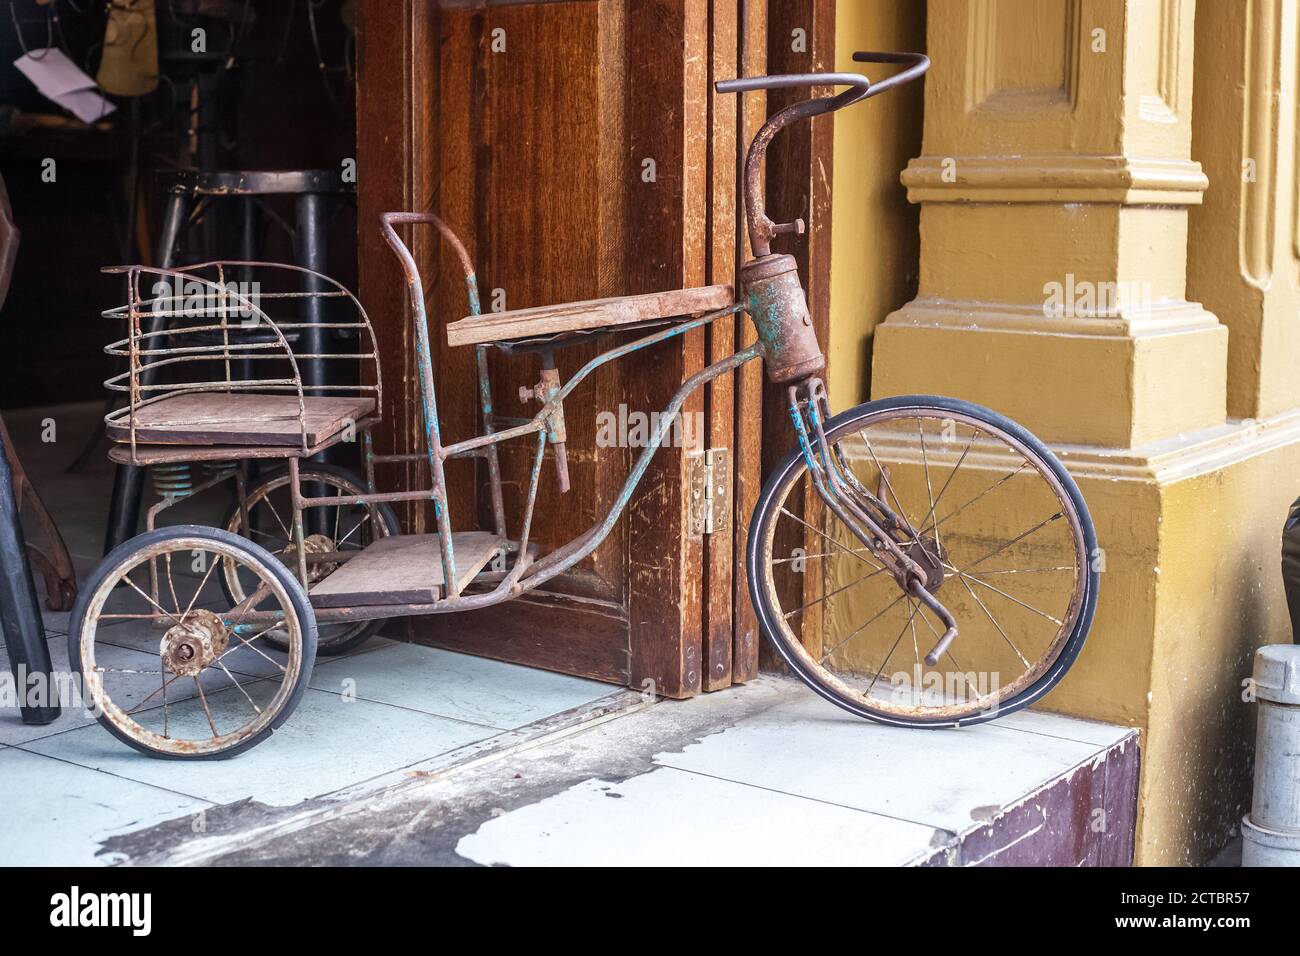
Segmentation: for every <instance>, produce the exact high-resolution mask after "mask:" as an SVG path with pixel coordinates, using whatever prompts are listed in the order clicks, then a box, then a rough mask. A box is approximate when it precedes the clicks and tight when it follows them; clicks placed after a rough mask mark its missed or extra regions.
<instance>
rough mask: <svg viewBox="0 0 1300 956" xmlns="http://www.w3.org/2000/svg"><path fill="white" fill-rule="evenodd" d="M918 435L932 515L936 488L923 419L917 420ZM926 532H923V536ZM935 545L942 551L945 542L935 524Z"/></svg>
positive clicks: (936, 548)
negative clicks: (931, 472)
mask: <svg viewBox="0 0 1300 956" xmlns="http://www.w3.org/2000/svg"><path fill="white" fill-rule="evenodd" d="M916 434H917V437H918V438H920V439H921V465H922V467H924V469H925V494H926V497H927V498H929V500H930V512H929V513H930V514H933V513H934V486H933V485H932V484H931V483H930V456H929V455H928V454H926V451H925V428H924V427H923V426H922V425H921V419H919V418H918V419H917V420H916ZM924 533H925V531H924V530H922V531H921V534H924ZM934 544H935V550H936V551H941V550H942V547H943V542H942V541H941V540H940V539H939V524H938V522H935V526H934Z"/></svg>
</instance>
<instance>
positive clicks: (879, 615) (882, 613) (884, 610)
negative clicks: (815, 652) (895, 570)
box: [817, 591, 907, 664]
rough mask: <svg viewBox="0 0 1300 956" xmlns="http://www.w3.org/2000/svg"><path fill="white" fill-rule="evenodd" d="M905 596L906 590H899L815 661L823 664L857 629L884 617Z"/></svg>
mask: <svg viewBox="0 0 1300 956" xmlns="http://www.w3.org/2000/svg"><path fill="white" fill-rule="evenodd" d="M905 597H907V592H906V591H903V592H901V593H900V594H899V595H898V597H896V598H894V600H892V601H890V602H889V603H888V604H886V605H885V606H884V608H882V609H881V610H880V611H879V612H877V613H876V614H875V615H874V616H872V617H871V618H869V619H868V620H867V621H866V622H864V623H863V624H862V626H861V627H859V628H858V629H857V631H854V632H853V634H850V635H849V636H848V637H846V638H844V640H842V641H840V642H839V643H838V644H836V645H835V646H834V647H832V648H831V649H830V650H829V651H827V652H826V653H825V654H823V655H822V656H821V657H820V658H819V659H818V661H817V663H818V664H825V663H826V658H828V657H830V656H831V655H832V654H834V653H835V652H836V651H838V650H839V649H840V648H841V647H843V646H844V645H845V644H847V643H848V642H849V641H850V640H851V639H852V638H853V636H854V634H857V633H858V631H860V630H862V628H864V627H866V626H868V625H869V624H874V623H875V622H876V621H878V620H880V618H882V617H884V616H885V615H886V614H888V613H889V611H890V610H891V609H892V608H893V607H894V606H895V605H896V604H898V602H899V601H901V600H903V598H905Z"/></svg>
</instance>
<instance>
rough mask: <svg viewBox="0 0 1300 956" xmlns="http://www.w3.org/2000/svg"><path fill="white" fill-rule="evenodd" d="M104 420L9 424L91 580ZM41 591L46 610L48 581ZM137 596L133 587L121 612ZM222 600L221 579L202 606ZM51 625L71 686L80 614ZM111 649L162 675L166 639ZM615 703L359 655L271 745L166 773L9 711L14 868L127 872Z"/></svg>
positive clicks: (3, 775) (116, 659)
mask: <svg viewBox="0 0 1300 956" xmlns="http://www.w3.org/2000/svg"><path fill="white" fill-rule="evenodd" d="M101 411H102V410H101V409H100V408H99V406H98V405H94V406H67V407H64V408H58V409H50V410H40V411H36V412H16V413H14V412H11V413H7V414H6V416H5V418H6V421H7V424H8V426H9V430H10V433H11V434H12V435H13V438H14V441H15V444H16V445H17V446H18V448H19V451H20V454H21V455H22V458H23V461H24V464H25V465H26V467H27V469H28V471H29V473H31V474H32V475H33V478H34V480H35V481H36V482H37V486H38V488H39V490H40V493H41V494H42V495H43V496H44V498H45V500H46V502H47V503H48V504H49V506H50V508H51V510H53V511H54V513H55V516H56V519H57V520H58V522H59V525H60V529H61V531H62V532H63V534H64V537H65V539H66V541H67V543H68V547H69V549H70V550H71V552H72V554H73V559H74V563H75V564H76V566H77V570H78V576H79V578H80V579H81V580H83V581H84V579H85V576H86V575H87V573H88V572H89V571H90V570H91V569H92V568H93V567H94V566H95V565H96V564H97V563H98V557H99V550H100V548H101V547H102V541H103V522H104V515H105V512H106V507H107V499H108V488H109V482H110V481H111V475H112V472H111V470H110V468H109V466H108V465H107V463H106V461H105V459H104V457H103V449H100V450H99V451H98V452H97V453H96V454H94V455H93V456H92V457H91V459H90V461H89V463H88V466H87V467H86V468H85V469H84V470H82V471H78V472H69V471H67V467H66V466H67V465H68V464H69V462H70V461H71V460H72V459H73V458H74V457H75V455H76V453H77V450H78V449H79V448H80V447H81V444H82V442H83V441H84V440H85V437H86V436H87V435H88V434H89V433H90V431H91V430H92V429H94V428H97V427H98V425H97V416H98V415H99V414H100V413H101ZM49 421H53V422H54V424H55V435H56V436H57V439H58V440H57V441H55V442H43V441H41V440H40V437H39V436H40V435H41V433H42V430H43V429H45V427H46V423H47V422H49ZM218 507H219V506H218ZM166 517H167V518H168V520H166V521H164V522H163V523H164V524H172V523H179V522H181V521H187V520H198V521H200V522H206V523H211V522H212V519H213V518H215V517H217V516H216V514H215V510H214V509H208V511H204V510H203V509H202V508H201V507H200V505H199V503H197V502H196V503H195V504H193V505H190V504H187V505H185V506H184V507H178V508H177V509H175V510H174V511H173V512H171V513H170V514H168V515H167V516H166ZM182 570H183V569H182ZM37 590H38V592H40V594H41V597H42V598H43V597H44V591H43V588H42V586H41V584H40V583H39V581H38V584H37ZM119 595H125V598H121V597H119ZM130 597H131V595H130V593H129V592H128V591H126V590H125V589H121V590H120V591H119V592H118V594H115V595H114V596H113V598H112V600H114V601H119V600H124V599H130ZM221 599H222V596H221V594H220V592H219V590H218V589H217V586H216V583H215V580H214V581H213V582H211V583H210V584H209V585H208V586H207V589H206V590H205V591H204V594H203V595H202V601H201V603H215V602H217V601H220V600H221ZM44 617H45V623H46V633H47V637H48V643H49V647H50V656H51V658H52V660H53V663H54V669H55V671H56V673H58V672H61V673H66V672H67V671H68V647H67V636H66V635H67V629H68V615H67V614H66V613H57V612H49V611H47V612H45V614H44ZM100 641H101V643H100V648H101V650H100V651H99V652H98V653H99V654H101V655H103V660H102V661H101V663H103V664H106V665H108V666H114V667H122V668H132V667H138V668H140V669H148V668H149V667H150V666H152V667H154V668H156V667H157V642H158V635H157V632H155V631H152V630H150V629H149V628H147V627H144V626H141V625H139V623H138V622H131V621H124V622H121V623H117V624H113V625H111V626H109V627H107V628H105V629H104V631H102V632H101V637H100ZM227 662H228V663H229V664H230V670H231V671H232V674H233V675H235V678H236V679H237V680H239V681H240V682H241V683H244V682H246V681H255V680H256V679H258V678H264V677H266V676H267V675H268V673H271V672H272V670H271V669H272V667H273V664H271V663H270V662H268V661H267V660H266V659H265V658H263V657H262V656H260V655H258V654H254V653H252V652H249V651H248V650H246V649H240V650H237V651H233V652H231V654H230V655H229V657H228V658H227ZM8 664H9V660H8V654H7V652H6V651H5V649H4V647H3V645H2V644H0V668H3V669H6V670H7V668H8ZM0 672H3V671H0ZM209 673H211V672H209ZM155 680H156V678H141V681H142V683H141V686H140V687H139V688H138V689H137V688H136V687H134V686H132V687H131V688H130V694H129V696H128V697H126V698H124V699H123V701H122V702H123V703H125V702H127V701H131V700H140V699H143V698H144V697H145V696H146V695H148V694H149V693H150V691H151V690H152V688H153V681H155ZM250 686H251V685H250ZM204 688H205V692H206V693H207V696H208V700H209V703H210V704H211V706H212V707H213V709H214V711H215V712H216V713H217V715H218V718H219V717H220V713H221V708H222V707H223V706H225V705H227V704H238V703H239V701H240V698H239V697H238V696H237V695H239V694H240V693H241V692H240V691H238V690H236V689H235V688H234V687H233V686H232V685H231V684H230V681H229V679H227V678H226V676H225V675H223V674H221V673H215V674H213V675H212V676H211V677H210V678H205V683H204ZM615 690H616V688H613V687H611V686H610V685H607V684H600V683H597V682H594V681H587V680H580V679H578V678H572V677H566V676H563V675H559V674H550V673H546V672H543V671H536V670H531V669H529V668H524V667H517V666H514V665H511V664H503V663H499V662H496V661H488V660H482V659H479V658H474V657H468V656H465V655H461V654H452V653H448V652H446V651H439V650H435V649H433V648H427V647H420V646H416V645H408V644H399V643H396V642H393V641H389V640H386V639H384V638H374V639H372V640H371V641H370V642H368V643H367V644H366V645H365V646H363V647H362V648H360V649H358V650H357V651H355V652H354V653H352V654H349V655H347V656H345V657H336V658H328V657H321V658H319V659H318V660H317V664H316V668H315V671H314V672H313V675H312V678H311V681H310V684H309V689H308V690H307V692H306V694H305V695H304V697H303V699H302V702H301V703H300V704H299V706H298V708H297V710H296V711H295V712H294V714H293V716H292V717H291V718H290V719H289V720H288V722H287V723H285V724H284V726H282V727H281V728H280V729H279V730H278V731H277V732H276V733H275V734H274V735H273V736H272V737H271V738H270V739H269V740H267V741H265V742H264V743H262V744H259V745H258V746H257V747H255V748H253V749H252V750H250V751H248V752H246V753H245V754H243V755H241V756H239V757H237V758H235V759H233V760H223V761H169V760H156V759H151V758H149V757H146V756H144V755H142V754H139V753H137V752H136V751H134V750H131V749H130V748H128V747H127V746H126V745H124V744H122V743H120V742H119V741H118V740H116V739H115V738H114V737H112V736H111V735H110V734H109V733H108V731H107V730H105V729H104V728H103V727H101V726H99V724H98V723H96V722H95V721H94V720H93V719H92V718H91V717H89V716H88V715H86V714H85V712H84V711H83V710H82V709H81V708H79V707H76V706H69V707H65V708H64V710H63V714H62V716H60V718H59V719H58V720H57V721H55V722H54V723H52V724H49V725H47V726H43V727H32V726H27V725H24V724H23V723H22V722H21V719H20V716H19V713H18V711H17V710H16V709H13V708H0V865H13V864H63V863H68V864H75V863H89V862H93V861H96V860H98V861H100V862H112V861H113V858H112V857H111V856H109V857H105V856H98V857H97V856H96V851H97V850H98V848H99V846H100V843H101V842H102V841H103V840H104V839H106V838H107V837H109V836H111V835H114V834H121V833H126V832H130V831H134V830H137V829H140V828H142V827H146V826H149V825H151V824H155V823H160V822H162V821H165V820H169V819H174V818H176V817H182V816H187V815H195V819H196V820H198V819H200V818H199V817H198V816H197V815H198V814H199V813H200V812H201V811H204V810H207V809H210V808H212V807H215V806H219V805H223V804H230V803H234V802H236V801H240V800H245V799H248V800H252V801H255V802H257V803H261V804H266V805H270V806H286V805H292V804H296V803H298V802H299V801H302V800H306V799H308V798H312V797H317V796H321V795H323V794H331V793H335V792H338V791H340V790H345V789H353V790H355V789H356V788H358V786H360V785H363V784H365V783H366V782H367V781H384V780H388V779H391V778H394V777H397V778H400V777H401V775H402V772H403V771H404V769H406V768H411V767H413V766H420V765H423V764H426V763H428V762H429V761H430V760H433V759H434V758H438V757H439V756H442V755H446V754H448V753H449V752H451V751H455V750H457V749H458V748H462V747H465V746H467V745H469V744H474V743H478V742H482V741H486V740H490V739H492V738H494V737H497V736H499V735H503V734H507V733H510V732H512V731H517V730H518V728H521V727H524V726H526V725H528V724H530V723H532V722H534V721H537V720H539V719H541V718H545V717H549V716H552V715H555V714H557V713H561V712H564V711H567V710H569V709H571V708H575V707H580V706H582V705H584V704H587V703H589V702H592V701H594V700H597V699H600V698H603V697H606V696H608V695H609V694H610V693H611V692H613V691H615ZM184 697H185V695H183V694H174V696H172V697H171V701H172V711H173V719H174V720H178V721H180V720H184V719H186V715H185V713H184V711H185V708H186V704H185V703H184V701H183V699H184ZM189 708H190V709H191V710H192V711H193V713H191V714H190V718H191V719H199V717H200V715H201V710H199V709H198V708H197V705H196V704H195V703H194V698H193V696H191V701H190V704H189Z"/></svg>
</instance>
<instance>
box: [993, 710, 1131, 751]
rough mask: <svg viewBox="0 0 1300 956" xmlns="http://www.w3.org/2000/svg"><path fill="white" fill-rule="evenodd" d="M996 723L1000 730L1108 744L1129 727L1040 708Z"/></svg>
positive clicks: (1121, 735)
mask: <svg viewBox="0 0 1300 956" xmlns="http://www.w3.org/2000/svg"><path fill="white" fill-rule="evenodd" d="M995 726H996V727H997V728H998V729H1000V730H1020V731H1023V732H1025V733H1028V734H1043V735H1045V736H1048V737H1064V738H1065V739H1066V740H1077V741H1080V742H1081V743H1085V744H1096V745H1097V746H1099V747H1109V746H1111V745H1112V744H1117V743H1119V742H1120V741H1121V740H1122V739H1124V737H1126V736H1127V735H1128V733H1129V731H1130V730H1132V728H1131V727H1119V726H1116V725H1115V724H1102V723H1098V722H1097V721H1095V720H1080V719H1079V718H1077V717H1066V716H1065V715H1064V714H1049V713H1047V712H1046V711H1041V710H1021V711H1017V712H1016V713H1014V714H1010V715H1008V716H1006V717H1000V718H998V722H997V724H995Z"/></svg>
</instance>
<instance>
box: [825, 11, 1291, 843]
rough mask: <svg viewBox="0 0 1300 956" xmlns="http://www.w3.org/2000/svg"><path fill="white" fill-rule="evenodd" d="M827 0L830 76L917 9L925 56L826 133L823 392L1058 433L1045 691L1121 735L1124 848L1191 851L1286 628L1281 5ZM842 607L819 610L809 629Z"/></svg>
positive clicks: (849, 611)
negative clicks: (1065, 643)
mask: <svg viewBox="0 0 1300 956" xmlns="http://www.w3.org/2000/svg"><path fill="white" fill-rule="evenodd" d="M927 6H928V21H929V22H928V24H923V23H922V22H921V17H922V16H923V13H924V11H923V9H922V8H924V7H927ZM836 12H837V17H838V22H837V31H836V39H837V67H838V68H839V69H842V70H851V69H854V68H855V66H854V65H853V64H852V61H851V59H850V57H851V54H852V52H853V50H854V49H903V48H910V49H924V48H925V47H924V46H923V43H924V41H923V40H922V38H921V31H922V30H923V29H924V28H926V27H927V26H928V31H929V43H928V49H927V52H929V53H930V54H931V56H932V57H933V58H934V60H935V65H934V67H933V68H932V70H931V72H930V74H929V75H928V76H927V78H926V81H925V101H924V116H923V115H922V113H923V108H922V105H921V103H920V102H919V101H918V99H917V95H918V90H919V87H918V90H912V91H909V92H908V93H907V95H906V96H902V97H900V96H899V95H898V94H896V93H891V94H889V95H888V96H884V97H881V98H880V100H878V101H877V100H872V101H870V102H869V103H868V104H867V105H865V106H864V107H861V108H858V109H856V110H850V111H848V112H847V113H845V114H842V115H841V116H839V117H837V120H836V122H837V126H836V137H835V179H834V183H833V187H834V210H833V223H834V226H833V239H834V242H833V255H832V277H831V303H832V314H831V329H830V350H829V352H830V363H831V364H830V374H829V382H830V386H831V392H832V400H833V403H834V404H835V406H836V407H837V408H844V407H846V406H849V405H852V404H855V403H857V402H860V401H863V400H865V399H866V397H867V394H868V391H869V392H870V395H871V396H874V397H883V396H886V395H890V394H899V393H905V392H938V393H940V394H949V395H954V396H956V397H960V398H966V399H970V400H973V401H976V402H981V403H983V404H987V405H991V406H993V407H995V408H996V409H997V410H999V411H1001V412H1003V413H1006V414H1009V415H1011V417H1013V418H1016V419H1018V420H1020V421H1021V422H1022V423H1023V424H1024V425H1026V426H1027V427H1029V428H1030V429H1031V430H1033V431H1035V432H1037V433H1038V434H1039V435H1040V436H1041V437H1043V438H1044V439H1045V440H1047V441H1049V442H1051V443H1052V444H1053V446H1054V448H1055V449H1056V450H1057V452H1058V454H1060V456H1061V457H1062V459H1063V460H1064V461H1065V463H1066V466H1067V467H1068V468H1069V470H1070V471H1071V473H1072V474H1073V475H1074V476H1075V478H1076V479H1077V480H1078V482H1079V485H1080V488H1081V489H1082V491H1083V494H1084V497H1085V498H1086V500H1087V501H1088V504H1089V507H1090V509H1091V511H1092V515H1093V518H1094V520H1095V523H1096V526H1097V535H1098V541H1099V544H1100V545H1101V547H1102V549H1103V552H1104V560H1105V566H1104V569H1103V573H1102V575H1101V591H1100V596H1099V603H1098V612H1097V618H1096V621H1095V624H1094V627H1093V630H1092V632H1091V635H1090V636H1089V639H1088V643H1087V645H1086V646H1085V648H1084V650H1083V653H1082V655H1081V656H1080V658H1079V660H1078V661H1077V662H1076V663H1075V665H1074V667H1073V668H1072V669H1071V671H1070V672H1069V674H1068V675H1067V676H1066V678H1065V680H1064V681H1063V682H1062V683H1061V685H1060V686H1059V687H1058V688H1056V689H1055V690H1054V691H1053V692H1052V693H1051V694H1050V695H1048V696H1047V697H1046V698H1045V699H1044V701H1042V702H1041V706H1043V707H1044V708H1046V709H1049V710H1056V711H1061V712H1064V713H1069V714H1073V715H1076V716H1080V717H1087V718H1092V719H1097V720H1106V721H1111V722H1114V723H1120V724H1127V725H1131V726H1136V727H1139V728H1141V729H1142V731H1143V734H1142V777H1141V782H1140V801H1139V814H1140V819H1139V833H1138V845H1137V862H1139V863H1142V864H1188V863H1200V862H1204V861H1205V860H1206V859H1208V858H1209V857H1211V856H1212V855H1213V854H1214V853H1215V852H1216V851H1217V850H1218V849H1219V848H1220V847H1221V846H1222V845H1223V844H1224V842H1226V840H1227V838H1228V835H1229V833H1230V832H1231V830H1232V829H1233V828H1234V827H1236V826H1238V825H1239V822H1240V818H1241V814H1242V813H1243V812H1244V811H1245V810H1246V809H1247V804H1248V802H1249V799H1250V768H1251V750H1252V746H1253V722H1254V719H1255V707H1254V705H1252V704H1250V703H1247V702H1245V701H1243V699H1242V681H1243V680H1245V679H1246V678H1248V677H1249V676H1250V673H1251V664H1252V657H1253V654H1254V651H1255V649H1256V648H1257V647H1259V646H1260V645H1261V644H1266V643H1270V642H1275V641H1283V640H1287V639H1288V638H1289V636H1290V635H1289V622H1288V619H1287V616H1286V608H1285V601H1284V598H1283V593H1282V586H1281V573H1280V568H1279V550H1280V545H1279V533H1280V530H1281V524H1282V521H1283V519H1284V517H1285V514H1286V510H1287V506H1288V505H1289V504H1290V502H1291V500H1292V499H1293V498H1294V497H1295V496H1296V495H1297V494H1300V409H1297V407H1296V406H1297V403H1298V402H1300V387H1298V386H1297V385H1296V381H1297V378H1296V368H1295V366H1296V356H1300V322H1297V319H1296V308H1297V305H1296V304H1297V302H1298V301H1300V239H1297V237H1300V213H1297V211H1296V210H1297V207H1296V205H1295V196H1294V191H1295V182H1296V181H1297V169H1298V168H1300V156H1298V155H1297V148H1296V143H1298V142H1300V136H1297V129H1300V126H1298V124H1300V109H1298V108H1297V106H1298V104H1300V99H1298V97H1300V94H1298V93H1297V86H1296V83H1295V77H1296V75H1297V70H1298V69H1300V49H1298V48H1297V47H1298V44H1297V36H1300V10H1298V8H1297V5H1296V4H1293V3H1262V2H1260V3H1250V4H1248V3H1244V2H1239V0H1202V2H1201V3H1199V4H1196V3H1192V2H1184V3H1178V4H1171V3H1164V2H1161V0H1088V2H1087V3H1083V4H1074V3H1067V2H1065V0H931V2H930V3H928V4H923V3H920V2H916V3H889V2H884V0H881V2H872V0H840V2H839V3H838V4H837V8H836ZM1062 37H1065V38H1066V40H1065V42H1064V43H1062V40H1061V38H1062ZM1099 38H1100V40H1099ZM867 72H869V73H870V72H871V70H870V69H869V70H867ZM1193 72H1194V77H1193ZM1193 79H1194V82H1193ZM1193 92H1195V97H1194V98H1193ZM922 120H924V123H925V137H924V149H923V150H922V147H921V143H920V142H919V140H918V136H919V132H920V126H921V123H922ZM1193 134H1194V135H1193ZM922 153H923V154H922ZM914 157H917V158H914ZM909 160H910V162H909ZM1248 160H1249V168H1250V171H1251V175H1250V176H1249V177H1247V176H1244V175H1243V164H1244V163H1246V162H1247V161H1248ZM945 164H951V165H952V169H953V171H954V172H955V178H951V179H945V178H944V177H943V176H941V175H940V173H941V172H942V170H943V166H944V165H945ZM905 165H906V166H907V167H908V168H907V172H906V174H905V175H904V181H905V182H906V184H907V185H908V187H909V189H910V198H911V200H912V201H913V202H914V203H916V204H917V205H916V206H915V207H912V208H911V209H909V208H907V207H906V206H905V205H904V202H903V200H902V197H901V193H900V190H899V187H898V186H897V185H896V183H897V174H898V171H899V170H900V169H901V168H902V167H903V166H905ZM1207 188H1208V191H1207ZM1203 193H1204V196H1205V199H1204V202H1205V205H1204V207H1203V208H1199V209H1198V208H1197V207H1198V205H1199V204H1200V203H1201V202H1202V194H1203ZM917 208H920V209H921V210H922V212H921V216H920V226H919V230H918V227H917V220H916V211H915V210H916V209H917ZM1189 209H1190V210H1193V212H1192V214H1191V216H1190V218H1189V215H1188V210H1189ZM918 231H919V235H920V253H919V255H920V261H921V263H922V264H921V268H920V269H919V270H918V269H917V260H918V246H917V235H918ZM1067 275H1070V276H1079V277H1086V278H1088V279H1091V280H1092V281H1094V282H1097V281H1101V282H1136V283H1138V284H1140V285H1143V286H1144V288H1145V289H1146V293H1145V294H1144V295H1143V296H1142V297H1139V298H1137V299H1135V300H1134V301H1121V302H1118V303H1115V304H1114V305H1113V307H1109V308H1107V309H1105V310H1098V311H1096V312H1094V313H1091V314H1087V315H1083V316H1078V317H1068V318H1061V317H1057V316H1048V315H1047V313H1045V312H1044V309H1043V295H1042V293H1043V290H1044V289H1045V283H1046V282H1047V281H1048V280H1055V281H1058V282H1059V281H1064V280H1065V278H1066V277H1067ZM909 299H910V301H909ZM1202 303H1204V305H1203V304H1202ZM1205 306H1209V307H1210V308H1208V309H1207V308H1205ZM895 308H897V311H895V312H894V313H893V315H892V316H890V317H889V319H888V322H887V324H883V325H882V322H883V320H884V319H885V316H886V314H887V313H889V311H890V310H891V309H895ZM873 360H874V364H875V371H874V375H873V374H872V372H871V365H870V363H871V362H872V361H873ZM853 619H854V614H853V608H852V607H851V605H849V604H848V603H847V602H844V601H841V602H839V603H838V605H834V606H831V611H830V612H829V613H828V614H827V615H826V616H825V620H826V622H827V630H828V632H830V635H831V636H833V635H834V634H836V633H844V632H845V631H846V629H848V630H851V627H852V621H853Z"/></svg>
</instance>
